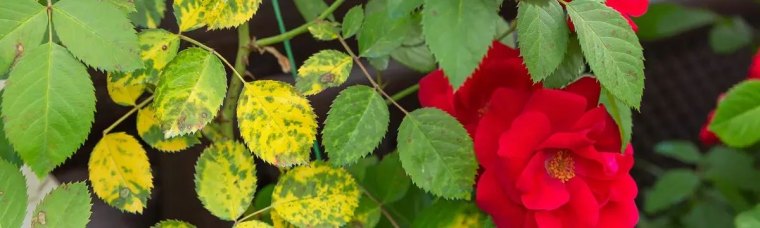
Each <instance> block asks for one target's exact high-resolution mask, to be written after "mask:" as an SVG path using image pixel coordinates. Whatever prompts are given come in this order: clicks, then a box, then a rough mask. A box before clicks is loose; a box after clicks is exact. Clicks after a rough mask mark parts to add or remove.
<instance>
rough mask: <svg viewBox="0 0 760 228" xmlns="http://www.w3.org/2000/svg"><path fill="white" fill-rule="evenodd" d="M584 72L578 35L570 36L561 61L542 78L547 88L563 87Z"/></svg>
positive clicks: (583, 61) (584, 62) (583, 60)
mask: <svg viewBox="0 0 760 228" xmlns="http://www.w3.org/2000/svg"><path fill="white" fill-rule="evenodd" d="M584 72H586V60H585V59H583V52H582V51H581V45H580V44H579V43H578V37H576V36H571V37H570V39H569V40H568V41H567V51H566V52H565V57H563V59H562V63H560V64H559V66H558V67H557V70H555V71H554V73H552V74H550V75H549V76H548V77H546V79H544V86H545V87H548V88H562V87H565V86H567V85H568V84H570V83H571V82H574V81H575V80H578V78H581V77H582V76H583V73H584ZM621 106H622V105H621Z"/></svg>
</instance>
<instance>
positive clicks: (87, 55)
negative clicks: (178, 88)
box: [53, 0, 143, 72]
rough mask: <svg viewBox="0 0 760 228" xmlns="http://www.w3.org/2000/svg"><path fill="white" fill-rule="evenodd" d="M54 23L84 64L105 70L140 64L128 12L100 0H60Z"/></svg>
mask: <svg viewBox="0 0 760 228" xmlns="http://www.w3.org/2000/svg"><path fill="white" fill-rule="evenodd" d="M53 25H55V32H56V34H57V35H58V37H59V38H60V39H61V42H63V45H64V46H66V48H68V49H69V51H71V53H72V54H73V55H74V56H76V57H77V58H78V59H81V60H82V61H84V63H86V64H87V65H90V66H92V67H94V68H97V69H100V70H105V71H108V72H112V71H121V72H129V71H133V70H136V69H140V68H142V67H143V64H142V61H141V60H140V49H139V46H138V44H137V35H136V33H135V29H134V28H133V27H132V23H130V21H129V19H128V18H127V15H126V14H125V13H124V12H121V11H120V10H119V9H118V8H116V6H114V5H112V4H109V3H107V2H104V1H99V0H61V1H59V2H58V3H56V4H55V5H53Z"/></svg>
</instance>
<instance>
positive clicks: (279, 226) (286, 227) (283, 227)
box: [270, 210, 297, 228]
mask: <svg viewBox="0 0 760 228" xmlns="http://www.w3.org/2000/svg"><path fill="white" fill-rule="evenodd" d="M270 211H271V212H270V217H271V218H272V225H273V226H274V227H275V228H296V227H297V226H294V225H293V224H290V223H289V222H288V221H285V219H283V218H282V216H280V215H279V214H277V211H275V210H270Z"/></svg>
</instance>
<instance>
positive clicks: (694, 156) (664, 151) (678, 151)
mask: <svg viewBox="0 0 760 228" xmlns="http://www.w3.org/2000/svg"><path fill="white" fill-rule="evenodd" d="M654 152H656V153H658V154H660V155H663V156H666V157H670V158H673V159H676V160H678V161H681V162H683V163H687V164H695V165H696V164H698V163H699V162H700V161H701V160H702V154H701V153H699V148H697V146H696V145H694V144H693V143H691V142H689V141H686V140H675V141H665V142H661V143H658V144H657V145H656V146H655V147H654Z"/></svg>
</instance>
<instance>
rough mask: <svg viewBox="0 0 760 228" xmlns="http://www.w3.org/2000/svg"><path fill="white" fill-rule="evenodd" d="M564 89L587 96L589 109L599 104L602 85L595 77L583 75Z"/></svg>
mask: <svg viewBox="0 0 760 228" xmlns="http://www.w3.org/2000/svg"><path fill="white" fill-rule="evenodd" d="M562 90H564V91H567V92H571V93H574V94H578V95H581V96H583V97H585V98H586V110H588V109H591V108H595V107H596V106H598V105H599V93H600V92H601V90H602V87H601V86H600V85H599V81H597V80H596V79H595V78H592V77H583V78H581V79H579V80H578V81H576V82H573V83H572V84H570V85H568V86H567V87H565V88H564V89H562Z"/></svg>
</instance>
